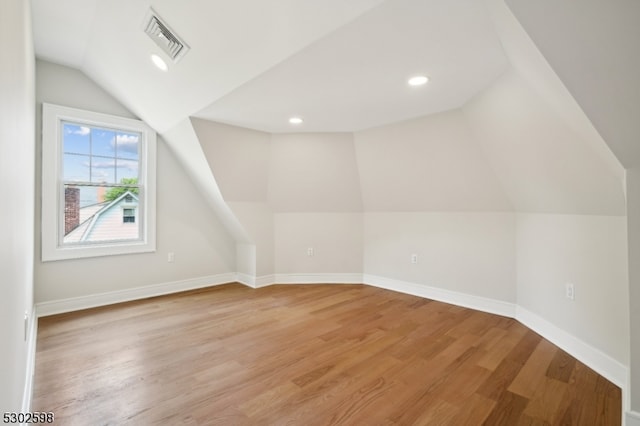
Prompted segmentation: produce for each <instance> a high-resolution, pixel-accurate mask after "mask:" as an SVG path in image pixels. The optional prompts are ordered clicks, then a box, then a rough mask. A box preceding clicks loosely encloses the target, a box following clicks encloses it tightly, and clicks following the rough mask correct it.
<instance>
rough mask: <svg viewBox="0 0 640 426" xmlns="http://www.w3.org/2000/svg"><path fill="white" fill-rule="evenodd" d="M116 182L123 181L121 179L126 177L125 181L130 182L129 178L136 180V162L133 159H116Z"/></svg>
mask: <svg viewBox="0 0 640 426" xmlns="http://www.w3.org/2000/svg"><path fill="white" fill-rule="evenodd" d="M116 164H117V171H116V173H117V175H118V176H117V178H118V183H124V182H123V181H122V180H123V179H127V181H126V182H127V183H131V179H135V183H137V182H138V162H137V161H133V160H120V159H118V160H116Z"/></svg>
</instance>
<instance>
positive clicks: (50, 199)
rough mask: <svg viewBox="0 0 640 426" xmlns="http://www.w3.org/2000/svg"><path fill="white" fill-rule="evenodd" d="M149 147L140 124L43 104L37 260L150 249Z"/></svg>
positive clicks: (147, 132) (148, 132) (151, 142)
mask: <svg viewBox="0 0 640 426" xmlns="http://www.w3.org/2000/svg"><path fill="white" fill-rule="evenodd" d="M155 143H156V136H155V132H154V131H153V130H152V129H151V128H149V127H148V126H147V125H146V124H144V123H143V122H141V121H139V120H133V119H128V118H123V117H115V116H110V115H106V114H99V113H93V112H88V111H83V110H77V109H73V108H67V107H61V106H57V105H50V104H44V105H43V164H42V171H43V176H42V178H43V180H42V200H43V204H42V258H43V260H58V259H70V258H76V257H90V256H102V255H109V254H123V253H138V252H148V251H154V250H155ZM125 209H127V213H130V212H133V214H126V215H124V211H125Z"/></svg>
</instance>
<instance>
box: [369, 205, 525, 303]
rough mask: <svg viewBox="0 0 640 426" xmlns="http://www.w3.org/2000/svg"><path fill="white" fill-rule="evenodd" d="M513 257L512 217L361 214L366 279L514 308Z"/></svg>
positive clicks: (411, 213)
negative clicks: (377, 278) (393, 281)
mask: <svg viewBox="0 0 640 426" xmlns="http://www.w3.org/2000/svg"><path fill="white" fill-rule="evenodd" d="M412 254H417V255H418V263H417V264H412V263H411V255H412ZM515 256H516V253H515V216H514V215H513V214H512V213H468V212H463V213H456V212H447V213H444V212H407V213H398V212H395V213H394V212H387V213H375V212H368V213H365V220H364V272H365V274H369V275H375V276H380V277H385V278H392V279H397V280H402V281H408V282H412V283H417V284H423V285H428V286H432V287H437V288H442V289H445V290H450V291H455V292H462V293H467V294H470V295H475V296H480V297H485V298H490V299H494V300H499V301H504V302H511V303H515V302H516V289H515V286H514V283H515V281H516V274H515Z"/></svg>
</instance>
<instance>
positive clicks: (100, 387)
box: [33, 284, 622, 425]
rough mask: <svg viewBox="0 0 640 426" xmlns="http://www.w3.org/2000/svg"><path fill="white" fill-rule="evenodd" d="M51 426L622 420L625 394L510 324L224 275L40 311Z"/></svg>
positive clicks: (426, 305) (383, 294)
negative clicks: (136, 297) (214, 280)
mask: <svg viewBox="0 0 640 426" xmlns="http://www.w3.org/2000/svg"><path fill="white" fill-rule="evenodd" d="M33 410H34V411H52V412H54V413H55V417H56V424H59V425H289V424H290V425H411V424H416V425H448V424H450V425H481V424H488V425H619V424H620V423H621V414H622V408H621V392H620V389H619V388H617V387H616V386H614V385H613V384H611V383H610V382H608V381H607V380H605V379H604V378H603V377H601V376H599V375H597V374H596V373H595V372H593V371H592V370H590V369H589V368H587V367H586V366H585V365H583V364H582V363H580V362H579V361H577V360H576V359H574V358H572V357H571V356H569V355H568V354H566V353H565V352H563V351H562V350H560V349H558V348H557V347H556V346H554V345H552V344H551V343H549V342H548V341H546V340H544V339H543V338H541V337H540V336H539V335H537V334H536V333H534V332H532V331H531V330H529V329H527V328H526V327H524V326H523V325H521V324H520V323H518V322H517V321H515V320H512V319H508V318H504V317H500V316H497V315H491V314H487V313H483V312H477V311H473V310H470V309H465V308H461V307H457V306H453V305H448V304H445V303H440V302H436V301H430V300H426V299H421V298H419V297H414V296H409V295H405V294H401V293H395V292H391V291H387V290H382V289H378V288H373V287H368V286H360V285H305V286H298V285H286V286H272V287H266V288H262V289H258V290H254V289H250V288H247V287H244V286H242V285H239V284H228V285H224V286H219V287H213V288H209V289H204V290H197V291H191V292H186V293H180V294H176V295H170V296H164V297H157V298H153V299H147V300H144V301H137V302H130V303H125V304H120V305H113V306H108V307H103V308H96V309H91V310H86V311H81V312H75V313H70V314H63V315H57V316H51V317H46V318H41V319H40V322H39V330H38V341H37V355H36V373H35V392H34V401H33Z"/></svg>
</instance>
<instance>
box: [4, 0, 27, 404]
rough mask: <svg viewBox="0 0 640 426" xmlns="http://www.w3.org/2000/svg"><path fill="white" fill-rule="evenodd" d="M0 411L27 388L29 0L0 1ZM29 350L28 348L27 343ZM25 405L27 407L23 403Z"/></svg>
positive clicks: (20, 395)
mask: <svg viewBox="0 0 640 426" xmlns="http://www.w3.org/2000/svg"><path fill="white" fill-rule="evenodd" d="M0 47H1V50H2V52H3V58H2V61H1V62H0V93H2V96H0V179H1V180H2V184H3V194H2V198H3V202H2V208H0V341H2V350H0V412H2V413H4V412H7V411H9V412H11V411H13V412H20V411H21V410H22V409H23V407H22V402H23V393H24V392H25V388H27V392H28V389H29V380H30V378H27V379H26V380H27V381H26V382H25V378H26V376H27V374H28V372H27V370H28V362H27V360H28V357H29V351H28V350H29V347H28V346H29V345H28V344H27V342H26V341H25V336H24V334H25V326H24V319H23V318H24V314H25V312H27V313H28V314H29V316H30V323H29V326H31V321H34V318H33V250H34V248H33V244H34V243H33V238H34V230H33V221H34V217H33V214H34V213H33V212H34V206H33V204H34V198H35V189H34V174H35V167H34V163H35V134H34V128H35V108H34V103H35V76H34V73H35V64H34V56H33V41H32V38H31V13H30V10H29V2H28V1H22V0H6V1H2V2H0ZM32 349H33V348H32ZM24 408H26V409H28V408H29V407H24Z"/></svg>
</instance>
